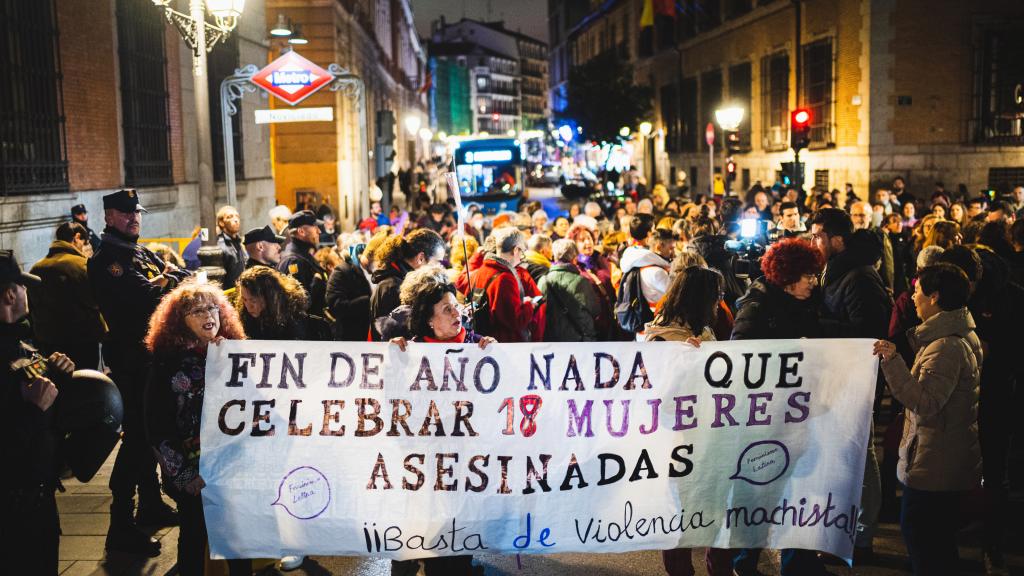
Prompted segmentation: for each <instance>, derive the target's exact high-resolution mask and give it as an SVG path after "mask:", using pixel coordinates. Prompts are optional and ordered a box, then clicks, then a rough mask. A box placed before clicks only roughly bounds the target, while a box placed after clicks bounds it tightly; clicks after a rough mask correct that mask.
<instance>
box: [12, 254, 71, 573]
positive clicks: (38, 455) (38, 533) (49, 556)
mask: <svg viewBox="0 0 1024 576" xmlns="http://www.w3.org/2000/svg"><path fill="white" fill-rule="evenodd" d="M39 284H40V280H39V277H38V276H34V275H32V274H26V273H24V272H22V271H21V267H20V266H19V265H18V261H17V260H16V259H15V257H14V253H13V252H11V251H10V250H0V382H2V384H3V394H4V400H3V412H2V413H0V427H2V428H0V430H2V431H0V434H2V435H3V436H2V437H3V442H0V462H3V463H4V469H5V472H4V474H2V475H0V484H2V486H3V489H2V491H0V498H2V499H0V546H2V550H3V559H4V560H3V562H4V572H5V573H6V572H8V571H9V573H11V574H53V575H56V574H57V549H58V544H59V538H60V522H59V519H58V517H57V500H56V499H55V498H54V490H55V489H56V487H57V485H58V479H57V471H58V460H57V449H56V447H57V437H58V436H57V434H56V432H55V429H54V427H53V413H54V410H53V403H54V400H56V399H57V387H56V386H55V385H54V383H53V382H52V381H51V380H50V377H53V378H58V377H63V376H70V374H71V372H72V371H74V369H75V366H74V364H73V363H72V362H71V360H69V359H68V357H67V356H65V355H63V354H61V353H59V352H54V353H53V354H51V355H50V357H49V359H48V360H46V361H43V359H42V357H41V356H39V354H38V353H36V351H35V349H34V348H33V347H32V346H31V345H30V344H29V343H28V341H27V340H28V335H29V334H30V329H29V328H28V323H27V322H25V317H26V315H27V314H28V292H27V291H26V286H33V287H35V286H38V285H39ZM43 362H46V363H48V364H49V368H46V367H44V366H43Z"/></svg>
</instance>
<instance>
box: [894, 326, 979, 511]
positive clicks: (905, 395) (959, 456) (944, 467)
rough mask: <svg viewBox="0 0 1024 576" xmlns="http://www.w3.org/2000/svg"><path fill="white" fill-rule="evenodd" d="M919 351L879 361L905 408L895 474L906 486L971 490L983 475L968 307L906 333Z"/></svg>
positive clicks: (974, 341)
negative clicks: (908, 361)
mask: <svg viewBox="0 0 1024 576" xmlns="http://www.w3.org/2000/svg"><path fill="white" fill-rule="evenodd" d="M907 339H908V340H909V341H910V346H911V348H913V350H914V351H915V353H916V356H915V358H914V364H913V366H912V367H911V368H909V369H908V368H907V365H906V363H905V362H904V361H903V358H901V357H900V355H899V354H896V355H894V356H893V357H892V358H890V359H889V360H885V361H883V362H882V372H883V373H884V374H885V379H886V381H887V382H888V383H889V389H890V390H891V391H892V395H893V397H894V398H896V399H897V400H899V401H900V402H901V403H903V405H904V406H906V408H907V411H906V417H905V420H904V423H903V439H902V440H900V462H899V466H898V467H897V470H896V475H897V477H898V478H899V480H900V482H903V483H904V484H906V485H907V486H910V487H911V488H916V489H918V490H931V491H966V490H972V489H974V488H975V487H976V486H977V485H978V482H980V481H981V447H980V445H979V443H978V383H979V382H980V381H981V369H980V366H981V360H982V352H981V342H980V341H979V340H978V336H977V335H976V334H975V333H974V319H973V318H972V317H971V313H970V312H968V311H967V309H966V308H960V309H959V310H952V311H949V312H939V313H938V314H936V315H935V316H932V317H931V318H929V319H927V320H925V321H924V322H923V323H922V324H921V325H920V326H917V327H915V328H911V329H910V330H909V331H908V332H907Z"/></svg>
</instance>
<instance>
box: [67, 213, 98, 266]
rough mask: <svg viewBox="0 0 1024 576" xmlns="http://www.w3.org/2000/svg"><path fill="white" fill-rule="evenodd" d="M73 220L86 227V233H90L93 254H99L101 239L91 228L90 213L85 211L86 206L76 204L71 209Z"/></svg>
mask: <svg viewBox="0 0 1024 576" xmlns="http://www.w3.org/2000/svg"><path fill="white" fill-rule="evenodd" d="M71 220H72V221H74V222H78V223H79V224H81V225H82V226H85V229H86V231H88V232H89V246H92V253H93V254H95V253H96V252H98V251H99V249H100V237H99V236H97V235H96V233H95V232H93V231H92V228H89V211H88V210H86V209H85V204H75V205H74V206H72V207H71Z"/></svg>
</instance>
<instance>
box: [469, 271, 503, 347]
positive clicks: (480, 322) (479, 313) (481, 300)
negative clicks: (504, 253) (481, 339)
mask: <svg viewBox="0 0 1024 576" xmlns="http://www.w3.org/2000/svg"><path fill="white" fill-rule="evenodd" d="M502 274H506V272H499V273H497V274H493V275H492V276H491V277H490V278H488V279H487V282H484V285H483V287H481V288H473V289H472V290H471V291H470V293H469V302H470V304H472V306H473V332H476V333H477V334H482V335H485V336H487V335H490V334H491V306H490V302H489V301H488V299H487V289H488V288H490V287H491V284H493V283H494V281H495V280H497V279H498V277H499V276H501V275H502Z"/></svg>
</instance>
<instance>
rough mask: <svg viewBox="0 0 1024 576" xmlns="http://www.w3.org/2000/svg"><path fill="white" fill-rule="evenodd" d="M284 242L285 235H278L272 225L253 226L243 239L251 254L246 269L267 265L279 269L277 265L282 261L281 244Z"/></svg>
mask: <svg viewBox="0 0 1024 576" xmlns="http://www.w3.org/2000/svg"><path fill="white" fill-rule="evenodd" d="M284 242H285V237H284V236H278V235H277V233H276V232H274V229H273V228H271V227H270V226H264V227H263V228H253V229H252V230H249V231H248V232H246V233H245V237H244V238H243V240H242V243H243V244H245V252H246V253H247V254H248V255H249V259H248V260H246V262H245V269H246V270H248V269H249V268H252V267H253V266H266V267H267V268H273V269H275V270H277V265H278V264H279V263H280V262H281V245H282V244H284Z"/></svg>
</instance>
